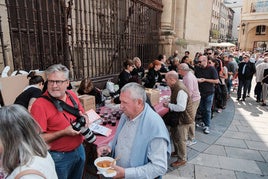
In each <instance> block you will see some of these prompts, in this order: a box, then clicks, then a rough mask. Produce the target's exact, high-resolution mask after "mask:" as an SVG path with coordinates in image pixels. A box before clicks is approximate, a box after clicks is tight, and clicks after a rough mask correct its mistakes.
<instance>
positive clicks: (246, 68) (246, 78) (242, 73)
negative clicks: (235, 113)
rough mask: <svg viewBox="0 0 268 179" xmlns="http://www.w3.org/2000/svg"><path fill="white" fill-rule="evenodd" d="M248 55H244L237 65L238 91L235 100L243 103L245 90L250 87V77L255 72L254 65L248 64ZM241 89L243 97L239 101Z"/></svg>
mask: <svg viewBox="0 0 268 179" xmlns="http://www.w3.org/2000/svg"><path fill="white" fill-rule="evenodd" d="M249 58H250V55H249V54H247V53H246V54H245V55H244V56H243V60H242V62H241V63H239V64H238V89H237V100H238V101H240V100H242V101H245V99H246V95H247V90H248V87H249V85H250V80H251V76H252V75H253V74H254V73H255V72H256V68H255V65H254V64H253V63H251V62H249ZM242 89H243V96H242V99H241V93H242Z"/></svg>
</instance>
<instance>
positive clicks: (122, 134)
mask: <svg viewBox="0 0 268 179" xmlns="http://www.w3.org/2000/svg"><path fill="white" fill-rule="evenodd" d="M120 101H121V104H120V107H121V109H122V110H123V112H124V113H123V115H122V116H121V119H120V122H119V124H118V128H117V131H116V134H115V137H114V139H113V141H111V142H110V143H109V145H107V146H102V147H99V148H98V154H99V155H101V153H102V151H103V150H108V151H111V152H112V156H113V157H120V159H119V160H117V165H116V166H112V167H113V168H114V169H115V170H116V176H114V178H133V179H134V178H135V179H136V178H139V179H141V178H148V179H152V178H161V176H162V175H164V174H165V173H166V171H167V167H168V159H169V156H170V150H171V146H170V139H169V133H168V130H167V128H166V126H165V124H164V122H163V120H162V118H161V117H160V116H159V115H158V114H157V113H156V112H155V111H153V110H152V108H151V107H150V106H149V105H148V104H147V103H146V102H145V101H146V93H145V90H144V88H143V86H141V85H139V84H137V83H128V84H126V85H125V86H124V87H123V88H122V89H121V93H120Z"/></svg>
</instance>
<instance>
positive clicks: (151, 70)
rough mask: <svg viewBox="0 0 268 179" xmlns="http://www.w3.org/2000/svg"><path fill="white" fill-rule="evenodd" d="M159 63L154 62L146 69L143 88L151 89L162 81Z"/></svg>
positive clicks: (157, 61)
mask: <svg viewBox="0 0 268 179" xmlns="http://www.w3.org/2000/svg"><path fill="white" fill-rule="evenodd" d="M161 64H162V63H161V62H160V61H159V60H154V61H153V62H152V63H151V64H150V65H149V67H148V73H147V77H146V81H145V84H144V87H146V88H153V87H155V84H156V83H160V82H162V81H163V77H162V76H161V74H160V71H159V70H160V68H161Z"/></svg>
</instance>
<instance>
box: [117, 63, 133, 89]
mask: <svg viewBox="0 0 268 179" xmlns="http://www.w3.org/2000/svg"><path fill="white" fill-rule="evenodd" d="M123 67H124V70H123V71H122V72H121V73H120V74H119V77H118V85H119V89H121V88H122V87H123V86H124V85H125V84H127V83H128V82H129V79H131V78H132V75H131V72H132V70H133V69H134V63H133V61H132V60H130V59H128V60H126V61H125V62H124V63H123Z"/></svg>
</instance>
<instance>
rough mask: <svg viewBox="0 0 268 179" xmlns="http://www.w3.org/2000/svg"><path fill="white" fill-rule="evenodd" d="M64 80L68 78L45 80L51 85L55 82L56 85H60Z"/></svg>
mask: <svg viewBox="0 0 268 179" xmlns="http://www.w3.org/2000/svg"><path fill="white" fill-rule="evenodd" d="M66 81H68V80H47V84H48V85H53V84H54V83H56V85H62V84H63V83H64V82H66Z"/></svg>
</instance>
